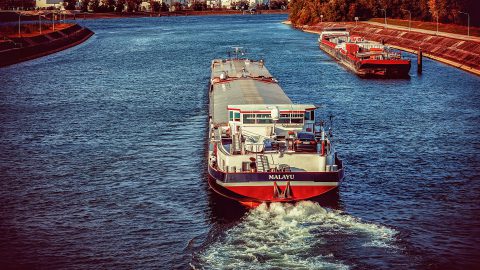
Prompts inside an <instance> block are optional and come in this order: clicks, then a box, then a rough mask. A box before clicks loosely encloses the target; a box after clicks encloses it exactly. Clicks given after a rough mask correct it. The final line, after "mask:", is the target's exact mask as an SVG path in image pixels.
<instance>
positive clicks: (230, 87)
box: [208, 48, 344, 206]
mask: <svg viewBox="0 0 480 270" xmlns="http://www.w3.org/2000/svg"><path fill="white" fill-rule="evenodd" d="M240 54H242V55H243V53H241V52H240V49H239V48H236V49H235V51H234V53H233V57H231V58H229V59H215V60H213V61H212V64H211V70H212V74H211V80H210V87H209V136H208V137H209V149H208V172H209V185H210V187H211V188H212V189H213V190H214V191H215V192H217V193H219V194H221V195H223V196H225V197H228V198H230V199H233V200H237V201H239V202H241V203H242V204H244V205H248V206H255V205H258V204H259V203H262V202H291V201H298V200H306V199H310V198H314V197H317V196H320V195H322V194H324V193H326V192H328V191H331V190H334V189H336V188H337V187H338V186H339V184H340V182H341V180H342V179H343V177H344V168H343V163H342V161H341V160H340V159H339V158H338V157H337V154H336V152H335V148H334V145H333V140H332V137H333V136H332V132H331V129H329V130H328V131H325V127H324V124H323V121H320V122H316V121H315V112H316V110H317V109H318V108H317V106H315V105H313V104H293V103H292V101H291V100H290V99H289V98H288V97H287V95H286V94H285V93H284V92H283V90H282V89H281V87H280V86H279V85H278V82H277V80H276V79H275V78H273V77H272V75H271V74H270V73H269V71H268V70H267V68H266V67H265V66H264V61H263V60H260V61H255V60H250V59H247V58H241V57H239V55H240Z"/></svg>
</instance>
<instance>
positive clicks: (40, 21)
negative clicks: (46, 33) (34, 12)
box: [38, 13, 42, 34]
mask: <svg viewBox="0 0 480 270" xmlns="http://www.w3.org/2000/svg"><path fill="white" fill-rule="evenodd" d="M38 26H39V28H40V34H41V33H42V15H41V14H40V13H38Z"/></svg>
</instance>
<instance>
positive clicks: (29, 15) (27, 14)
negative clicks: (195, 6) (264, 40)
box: [0, 9, 289, 22]
mask: <svg viewBox="0 0 480 270" xmlns="http://www.w3.org/2000/svg"><path fill="white" fill-rule="evenodd" d="M288 13H289V11H288V10H281V9H273V10H257V11H255V12H253V13H251V12H249V11H242V10H233V9H218V10H179V11H171V12H170V11H165V12H143V11H142V12H105V13H90V12H77V11H75V12H72V11H62V12H59V11H56V14H57V16H58V14H61V16H62V18H64V19H67V20H79V19H80V20H81V19H118V18H144V17H169V16H212V15H241V14H245V15H260V14H288ZM39 15H41V16H42V17H44V18H46V19H51V17H52V15H51V11H49V10H42V11H22V12H21V18H22V20H24V21H25V20H33V21H35V20H38V16H39ZM17 21H18V13H17V12H15V11H12V12H4V13H3V15H2V17H0V22H17Z"/></svg>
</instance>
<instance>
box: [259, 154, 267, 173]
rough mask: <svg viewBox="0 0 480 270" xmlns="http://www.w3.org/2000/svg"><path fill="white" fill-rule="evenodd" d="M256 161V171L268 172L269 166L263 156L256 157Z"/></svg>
mask: <svg viewBox="0 0 480 270" xmlns="http://www.w3.org/2000/svg"><path fill="white" fill-rule="evenodd" d="M256 161H257V171H259V172H268V171H269V170H270V164H269V163H268V158H267V156H265V155H262V154H260V155H258V154H257V155H256Z"/></svg>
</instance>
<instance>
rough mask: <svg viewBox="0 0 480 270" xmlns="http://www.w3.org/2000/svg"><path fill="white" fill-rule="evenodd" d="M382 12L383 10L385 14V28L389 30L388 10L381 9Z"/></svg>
mask: <svg viewBox="0 0 480 270" xmlns="http://www.w3.org/2000/svg"><path fill="white" fill-rule="evenodd" d="M380 10H383V13H384V14H385V28H387V9H384V8H381V9H380Z"/></svg>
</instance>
